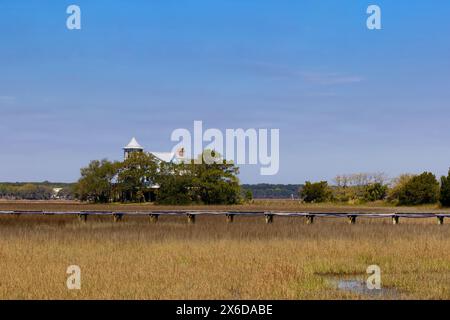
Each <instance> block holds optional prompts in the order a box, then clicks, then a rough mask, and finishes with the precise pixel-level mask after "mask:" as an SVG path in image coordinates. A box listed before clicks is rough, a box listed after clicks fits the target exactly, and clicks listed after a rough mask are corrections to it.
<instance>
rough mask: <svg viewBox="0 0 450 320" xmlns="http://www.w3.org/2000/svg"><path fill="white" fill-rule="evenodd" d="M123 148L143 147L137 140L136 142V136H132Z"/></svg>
mask: <svg viewBox="0 0 450 320" xmlns="http://www.w3.org/2000/svg"><path fill="white" fill-rule="evenodd" d="M124 149H140V150H143V149H144V148H142V146H141V145H140V144H139V142H137V140H136V138H135V137H133V138H132V139H131V140H130V142H129V143H128V145H127V146H126V147H124Z"/></svg>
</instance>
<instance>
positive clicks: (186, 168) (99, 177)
mask: <svg viewBox="0 0 450 320" xmlns="http://www.w3.org/2000/svg"><path fill="white" fill-rule="evenodd" d="M200 157H201V159H202V161H201V163H194V161H193V160H192V161H189V162H183V163H172V162H169V163H167V162H163V161H159V160H158V159H157V158H155V157H154V156H153V155H152V154H148V153H144V152H135V153H131V154H130V155H129V157H128V158H127V159H125V160H124V161H114V162H111V161H108V160H106V159H104V160H94V161H91V162H90V163H89V165H88V166H87V167H85V168H82V169H81V178H80V179H79V180H78V182H77V183H76V184H75V186H74V194H75V196H76V198H78V199H80V200H82V201H90V202H97V203H107V202H146V201H155V202H157V203H161V204H190V203H202V204H237V203H239V202H241V201H242V195H241V189H240V185H239V179H238V178H237V175H238V173H239V168H238V167H236V166H235V165H234V164H233V163H228V162H226V161H225V160H223V159H222V158H221V155H219V154H217V153H214V151H208V150H206V151H204V152H203V153H202V154H201V155H199V159H200ZM211 157H213V161H205V160H207V158H208V160H211ZM198 162H200V161H198Z"/></svg>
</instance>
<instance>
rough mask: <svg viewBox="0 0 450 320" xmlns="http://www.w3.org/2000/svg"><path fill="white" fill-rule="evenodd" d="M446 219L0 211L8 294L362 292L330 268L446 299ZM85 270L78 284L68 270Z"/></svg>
mask: <svg viewBox="0 0 450 320" xmlns="http://www.w3.org/2000/svg"><path fill="white" fill-rule="evenodd" d="M449 253H450V224H444V225H443V226H438V225H437V224H436V221H435V220H434V219H412V220H406V219H403V220H401V222H400V224H399V225H396V226H393V225H392V224H391V221H390V219H377V220H375V219H358V221H357V224H356V225H349V224H347V221H346V219H335V218H334V219H333V218H329V219H322V218H321V219H317V220H316V221H315V223H314V224H313V225H306V224H305V223H304V220H303V218H284V217H275V221H274V223H273V224H271V225H266V224H265V223H264V218H263V217H236V218H235V222H234V223H232V224H227V223H226V222H225V217H223V216H217V217H210V216H202V217H197V221H196V224H195V225H188V224H187V223H186V218H185V217H160V219H159V221H158V223H156V224H152V223H150V222H149V218H148V217H128V216H127V217H125V218H124V220H123V221H122V222H119V223H114V222H112V217H92V216H90V217H89V218H88V221H87V222H86V223H82V222H80V221H78V220H77V219H76V217H72V216H41V215H39V216H26V215H22V216H19V217H15V216H1V217H0V270H1V272H0V298H1V299H113V298H115V299H348V298H351V299H365V298H368V297H366V296H362V295H358V294H355V293H349V292H343V291H339V290H337V289H336V288H333V286H330V284H329V282H328V281H327V279H326V277H324V275H337V276H340V275H363V276H364V277H367V275H366V274H365V271H366V268H367V266H368V265H371V264H377V265H379V266H380V267H381V270H382V283H383V286H385V287H392V288H395V289H397V290H398V292H399V294H398V297H397V298H418V299H450V254H449ZM73 264H75V265H79V266H80V267H81V281H82V282H81V283H82V288H81V290H68V289H67V287H66V279H67V276H68V275H67V274H66V269H67V267H68V266H69V265H73Z"/></svg>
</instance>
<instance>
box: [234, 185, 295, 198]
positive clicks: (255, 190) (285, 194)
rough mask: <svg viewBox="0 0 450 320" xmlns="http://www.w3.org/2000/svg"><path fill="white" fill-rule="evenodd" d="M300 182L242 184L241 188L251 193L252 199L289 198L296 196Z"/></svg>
mask: <svg viewBox="0 0 450 320" xmlns="http://www.w3.org/2000/svg"><path fill="white" fill-rule="evenodd" d="M302 187H303V186H302V185H300V184H269V183H259V184H243V185H242V189H243V190H248V191H250V192H251V193H252V196H253V197H252V198H254V199H290V198H292V196H294V197H295V198H298V190H299V188H302Z"/></svg>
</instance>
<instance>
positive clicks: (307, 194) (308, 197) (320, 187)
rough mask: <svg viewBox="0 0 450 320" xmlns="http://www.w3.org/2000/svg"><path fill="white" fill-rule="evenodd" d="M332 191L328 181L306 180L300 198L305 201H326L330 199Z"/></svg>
mask: <svg viewBox="0 0 450 320" xmlns="http://www.w3.org/2000/svg"><path fill="white" fill-rule="evenodd" d="M330 196H331V192H330V188H329V187H328V183H327V182H326V181H320V182H315V183H311V182H310V181H306V182H305V186H304V187H303V188H302V190H301V192H300V199H302V200H303V201H305V202H325V201H327V200H329V199H330Z"/></svg>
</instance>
